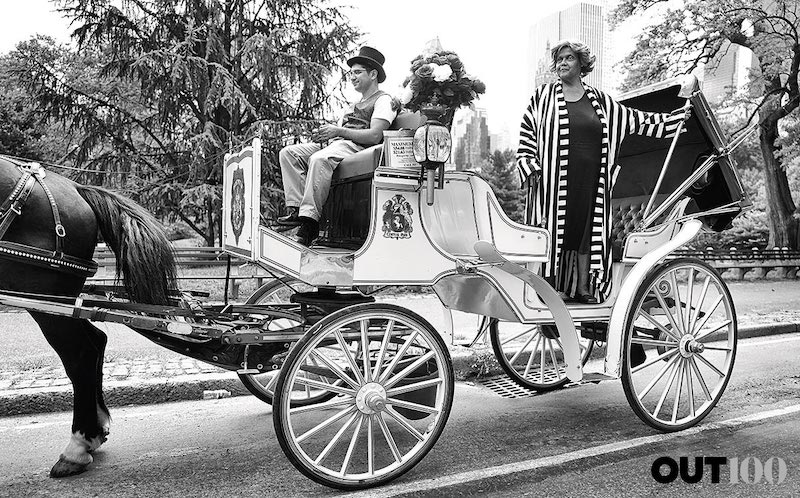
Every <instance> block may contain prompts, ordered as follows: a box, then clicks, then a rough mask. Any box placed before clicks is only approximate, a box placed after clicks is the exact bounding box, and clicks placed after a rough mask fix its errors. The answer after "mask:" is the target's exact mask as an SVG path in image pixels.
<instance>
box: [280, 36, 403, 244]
mask: <svg viewBox="0 0 800 498" xmlns="http://www.w3.org/2000/svg"><path fill="white" fill-rule="evenodd" d="M384 62H385V58H384V56H383V54H382V53H380V52H379V51H377V50H375V49H374V48H372V47H361V50H360V51H359V53H358V55H357V56H355V57H352V58H350V59H348V61H347V65H348V66H350V72H349V73H348V74H349V77H350V82H351V83H352V85H353V88H354V89H355V90H356V91H357V92H358V93H360V94H361V100H360V101H359V102H357V103H356V104H354V105H353V106H352V107H351V108H350V109H349V110H348V112H347V113H346V114H345V115H344V116H343V117H342V120H341V122H340V123H339V125H338V126H336V125H330V124H325V125H322V126H321V127H320V128H319V129H317V130H315V131H314V133H313V134H312V136H311V139H312V140H313V141H314V142H316V143H307V144H295V145H289V146H287V147H284V148H283V149H281V152H280V154H279V161H280V165H281V174H282V176H283V192H284V195H285V196H286V210H287V214H286V216H282V217H280V218H278V224H280V225H283V226H287V227H288V226H299V227H300V228H299V229H298V230H297V234H296V235H295V236H294V239H295V240H296V241H297V242H299V243H300V244H303V245H304V246H309V245H311V243H312V242H313V241H314V239H316V238H317V236H318V235H319V218H320V214H321V212H322V206H323V205H324V204H325V200H326V199H327V198H328V192H329V191H330V187H331V177H332V176H333V170H335V169H336V167H337V166H339V163H340V162H342V160H343V159H344V158H345V157H347V156H350V155H352V154H355V153H356V152H358V151H360V150H363V149H364V148H366V147H369V146H371V145H375V144H379V143H381V142H382V141H383V131H384V130H385V129H387V128H388V127H389V125H390V124H391V123H392V121H394V118H395V116H396V115H397V108H396V106H395V104H394V102H393V99H392V98H391V96H390V95H389V94H388V93H386V92H383V91H381V90H380V89H379V88H378V85H379V84H380V83H383V81H384V80H385V79H386V73H385V72H384V70H383V63H384ZM325 142H327V143H328V144H327V145H325V146H322V145H321V143H325Z"/></svg>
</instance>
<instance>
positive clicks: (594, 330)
mask: <svg viewBox="0 0 800 498" xmlns="http://www.w3.org/2000/svg"><path fill="white" fill-rule="evenodd" d="M578 329H579V330H580V331H581V337H583V338H584V339H589V340H592V341H598V342H605V341H606V340H607V339H608V323H607V322H582V323H581V324H580V326H578Z"/></svg>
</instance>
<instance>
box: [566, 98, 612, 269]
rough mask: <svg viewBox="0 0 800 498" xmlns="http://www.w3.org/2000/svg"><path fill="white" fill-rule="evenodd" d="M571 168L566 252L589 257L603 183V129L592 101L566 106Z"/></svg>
mask: <svg viewBox="0 0 800 498" xmlns="http://www.w3.org/2000/svg"><path fill="white" fill-rule="evenodd" d="M567 112H568V113H569V167H568V169H567V199H566V203H567V205H566V214H565V216H566V217H565V220H564V244H563V246H562V250H563V251H577V252H578V253H580V254H588V253H589V252H590V248H591V243H592V214H593V213H592V212H593V210H594V201H595V197H596V196H597V186H598V183H599V181H600V157H601V156H600V154H601V151H602V142H603V126H602V124H601V123H600V118H599V117H598V115H597V112H595V110H594V107H593V106H592V103H591V101H590V100H589V97H588V96H587V95H586V93H584V94H583V97H581V99H580V100H578V101H577V102H567Z"/></svg>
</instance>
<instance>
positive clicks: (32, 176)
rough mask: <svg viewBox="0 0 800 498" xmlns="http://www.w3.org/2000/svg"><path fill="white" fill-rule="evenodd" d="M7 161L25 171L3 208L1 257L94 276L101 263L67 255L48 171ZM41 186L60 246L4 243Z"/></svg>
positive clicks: (62, 228)
mask: <svg viewBox="0 0 800 498" xmlns="http://www.w3.org/2000/svg"><path fill="white" fill-rule="evenodd" d="M5 159H6V160H8V161H10V162H12V163H14V164H15V165H16V166H17V168H19V170H20V171H21V172H22V176H21V177H20V179H19V180H18V181H17V184H16V185H15V186H14V188H13V189H12V190H11V194H9V196H8V197H7V198H6V200H5V201H4V202H3V204H2V205H0V258H5V259H10V260H13V261H19V262H22V263H26V264H30V265H34V266H40V267H43V268H48V269H51V270H56V271H60V272H64V273H71V274H74V275H78V276H82V277H91V276H92V275H94V274H95V273H96V272H97V263H95V262H94V261H91V260H85V259H82V258H76V257H74V256H69V255H66V254H64V237H66V235H67V233H66V230H64V225H62V224H61V215H60V214H59V212H58V205H57V204H56V200H55V198H54V197H53V194H52V192H50V189H49V188H48V187H47V184H45V182H44V178H45V176H46V173H45V170H44V168H43V167H42V166H41V165H40V164H39V163H35V162H32V163H24V162H20V161H16V160H12V159H11V158H8V157H5ZM37 184H39V185H40V186H41V187H42V190H43V191H44V193H45V196H46V197H47V200H48V201H49V202H50V209H51V210H52V212H53V221H54V222H55V235H56V238H55V243H56V247H55V250H53V251H50V250H47V249H41V248H39V247H33V246H29V245H26V244H19V243H17V242H9V241H6V240H2V239H3V237H4V236H5V234H6V232H7V231H8V228H9V227H10V226H11V224H12V223H13V222H14V220H15V219H16V218H17V217H18V216H20V215H21V214H22V208H23V207H24V206H25V203H26V202H27V201H28V197H30V195H31V192H33V189H34V188H35V187H36V185H37Z"/></svg>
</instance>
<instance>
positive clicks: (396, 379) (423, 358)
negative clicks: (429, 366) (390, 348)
mask: <svg viewBox="0 0 800 498" xmlns="http://www.w3.org/2000/svg"><path fill="white" fill-rule="evenodd" d="M432 357H433V351H428V352H427V353H425V354H424V355H422V356H420V357H419V358H417V360H416V361H414V362H413V363H412V364H411V365H409V366H407V367H406V368H404V369H403V370H402V371H401V372H399V373H398V374H397V375H395V376H393V377H390V378H388V379H386V381H385V382H384V383H383V388H384V389H390V388H391V387H392V386H394V385H395V384H397V383H398V382H400V381H401V380H403V379H405V378H406V377H407V376H408V375H409V374H410V373H411V372H413V371H414V370H416V369H417V368H419V367H420V366H422V365H423V364H424V363H425V362H426V361H428V360H429V359H431V358H432Z"/></svg>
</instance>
